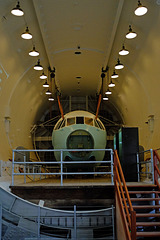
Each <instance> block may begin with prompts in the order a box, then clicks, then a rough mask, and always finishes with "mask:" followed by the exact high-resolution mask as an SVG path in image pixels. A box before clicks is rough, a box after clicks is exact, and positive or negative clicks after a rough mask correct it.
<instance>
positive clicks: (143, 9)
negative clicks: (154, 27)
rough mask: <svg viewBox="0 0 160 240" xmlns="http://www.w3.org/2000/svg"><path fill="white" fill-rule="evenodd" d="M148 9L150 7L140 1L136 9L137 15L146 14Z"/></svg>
mask: <svg viewBox="0 0 160 240" xmlns="http://www.w3.org/2000/svg"><path fill="white" fill-rule="evenodd" d="M147 11H148V9H147V8H146V7H145V6H143V5H142V4H141V2H140V1H138V7H137V8H136V10H135V11H134V13H135V15H136V16H143V15H144V14H146V13H147Z"/></svg>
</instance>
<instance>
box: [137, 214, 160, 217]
mask: <svg viewBox="0 0 160 240" xmlns="http://www.w3.org/2000/svg"><path fill="white" fill-rule="evenodd" d="M136 217H137V218H139V217H160V213H136Z"/></svg>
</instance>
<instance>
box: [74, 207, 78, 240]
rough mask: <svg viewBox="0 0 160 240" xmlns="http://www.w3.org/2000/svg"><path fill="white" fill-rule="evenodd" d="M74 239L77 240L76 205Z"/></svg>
mask: <svg viewBox="0 0 160 240" xmlns="http://www.w3.org/2000/svg"><path fill="white" fill-rule="evenodd" d="M73 235H74V236H73V239H74V240H76V239H77V216H76V205H74V234H73Z"/></svg>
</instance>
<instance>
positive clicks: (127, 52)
mask: <svg viewBox="0 0 160 240" xmlns="http://www.w3.org/2000/svg"><path fill="white" fill-rule="evenodd" d="M128 54H129V51H128V50H127V49H126V48H125V46H124V44H123V46H122V49H121V50H120V51H119V55H121V56H125V55H128Z"/></svg>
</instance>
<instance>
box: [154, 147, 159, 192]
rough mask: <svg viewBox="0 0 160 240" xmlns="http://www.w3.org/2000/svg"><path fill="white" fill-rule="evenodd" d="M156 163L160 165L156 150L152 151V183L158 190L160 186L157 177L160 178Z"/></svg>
mask: <svg viewBox="0 0 160 240" xmlns="http://www.w3.org/2000/svg"><path fill="white" fill-rule="evenodd" d="M157 162H159V163H160V157H159V155H158V152H157V150H153V164H154V183H155V184H156V185H157V186H158V188H159V190H160V184H159V182H158V177H160V171H159V168H158V166H157Z"/></svg>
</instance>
